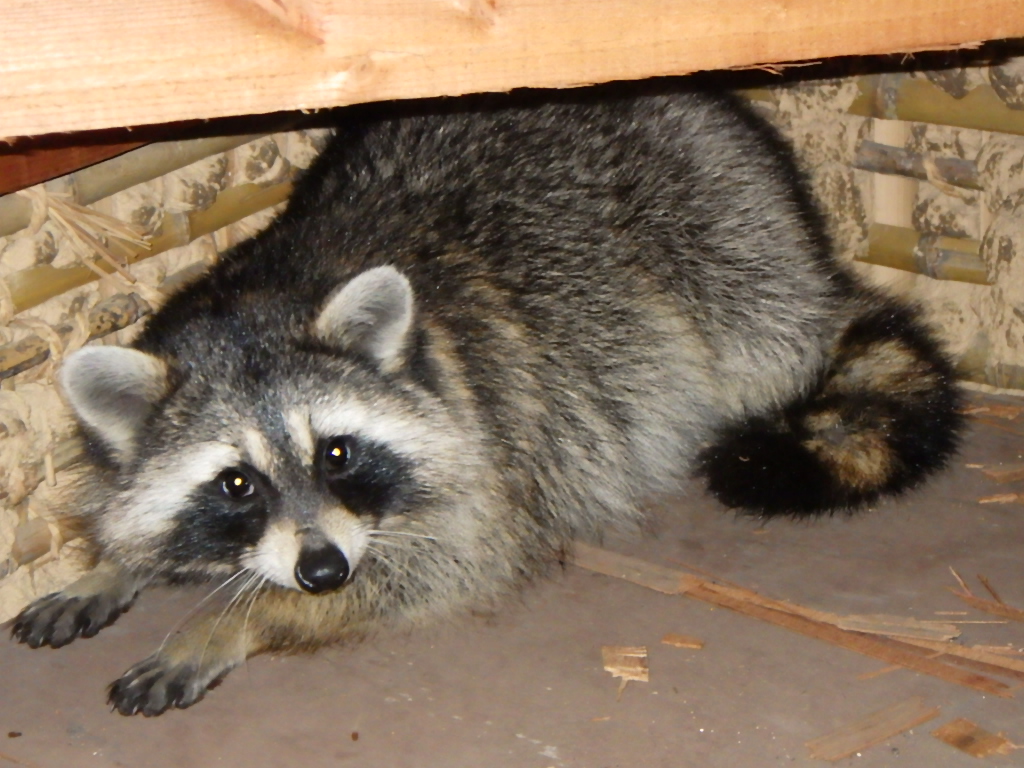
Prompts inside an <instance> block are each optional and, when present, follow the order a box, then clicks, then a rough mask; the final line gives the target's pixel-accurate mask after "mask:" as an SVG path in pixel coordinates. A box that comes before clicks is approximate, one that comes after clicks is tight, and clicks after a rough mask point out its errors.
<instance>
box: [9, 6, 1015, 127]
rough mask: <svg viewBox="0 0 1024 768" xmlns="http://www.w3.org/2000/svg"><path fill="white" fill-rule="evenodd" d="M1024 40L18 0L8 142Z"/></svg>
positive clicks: (683, 21) (669, 22)
mask: <svg viewBox="0 0 1024 768" xmlns="http://www.w3.org/2000/svg"><path fill="white" fill-rule="evenodd" d="M274 8H276V9H277V10H276V12H274V13H272V12H271V10H272V9H274ZM1015 36H1024V13H1021V12H1020V0H858V2H850V1H849V0H687V2H680V1H679V0H287V1H285V0H281V2H269V0H179V1H178V2H176V3H170V4H169V3H167V2H163V1H162V0H161V1H158V0H91V1H90V2H88V3H83V2H81V0H15V1H14V2H7V3H2V4H0V103H2V104H3V109H2V110H0V137H4V136H6V137H13V136H22V135H36V134H42V133H48V132H53V131H71V130H86V129H95V128H102V127H111V126H128V125H141V124H149V123H162V122H168V121H172V120H183V119H192V118H210V117H217V116H225V115H239V114H255V113H266V112H271V111H276V110H287V109H314V108H320V107H328V106H337V105H342V104H352V103H357V102H365V101H377V100H383V99H394V98H412V97H422V96H438V95H444V94H447V95H454V94H461V93H468V92H479V91H504V90H508V89H511V88H515V87H520V86H544V87H570V86H577V85H583V84H587V83H595V82H604V81H609V80H618V79H637V78H644V77H650V76H654V75H667V74H682V73H687V72H693V71H696V70H706V69H721V68H727V67H743V66H750V65H756V64H760V63H766V62H783V61H797V60H808V59H817V58H822V57H827V56H838V55H847V54H877V53H888V52H902V51H916V50H927V49H934V48H943V47H949V46H956V45H960V44H964V43H971V42H974V41H981V40H986V39H996V38H1003V37H1015Z"/></svg>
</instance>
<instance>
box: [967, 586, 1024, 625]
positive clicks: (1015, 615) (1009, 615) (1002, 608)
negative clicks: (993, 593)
mask: <svg viewBox="0 0 1024 768" xmlns="http://www.w3.org/2000/svg"><path fill="white" fill-rule="evenodd" d="M949 591H950V592H952V593H953V594H954V595H956V596H957V597H959V598H960V599H961V600H963V601H964V602H965V603H967V604H968V605H969V606H971V607H972V608H977V609H978V610H979V611H984V612H985V613H991V614H992V615H993V616H1002V617H1003V618H1004V619H1011V620H1012V621H1024V611H1022V610H1021V609H1020V608H1013V607H1011V606H1009V605H1006V604H1005V603H997V602H996V601H995V600H986V599H984V598H982V597H975V596H974V595H972V594H970V593H968V592H958V591H957V590H955V589H953V588H952V587H950V589H949Z"/></svg>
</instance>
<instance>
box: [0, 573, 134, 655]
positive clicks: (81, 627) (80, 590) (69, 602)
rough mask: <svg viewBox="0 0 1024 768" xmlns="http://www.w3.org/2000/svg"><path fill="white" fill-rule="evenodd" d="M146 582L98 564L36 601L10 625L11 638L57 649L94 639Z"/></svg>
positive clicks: (126, 607)
mask: <svg viewBox="0 0 1024 768" xmlns="http://www.w3.org/2000/svg"><path fill="white" fill-rule="evenodd" d="M143 586H145V580H143V579H140V578H139V577H136V576H133V575H132V574H130V573H128V572H126V571H124V570H123V569H121V568H119V567H118V566H116V565H114V564H112V563H109V562H100V563H99V564H98V565H97V566H96V567H95V568H94V569H93V570H91V571H89V573H87V574H85V575H84V576H82V577H81V578H80V579H78V581H76V582H74V583H73V584H71V585H70V586H69V587H67V588H66V589H65V590H63V591H61V592H54V593H53V594H50V595H46V596H45V597H41V598H39V599H38V600H36V601H35V602H34V603H32V604H31V605H29V606H28V607H27V608H26V609H25V610H23V611H22V612H21V613H20V614H18V616H17V617H15V619H14V622H13V623H12V625H11V636H12V637H13V638H14V639H15V640H17V641H18V642H21V643H25V644H26V645H28V646H29V647H31V648H40V647H42V646H44V645H49V646H51V647H52V648H60V647H61V646H64V645H67V644H68V643H70V642H71V641H72V640H74V639H76V638H78V637H93V636H94V635H95V634H96V633H97V632H99V631H100V630H101V629H103V628H104V627H106V626H109V625H110V624H112V623H113V622H114V621H115V620H116V619H117V618H118V617H119V616H120V615H121V614H122V613H124V612H125V611H127V610H128V609H129V608H130V607H131V605H132V603H133V602H135V598H136V597H137V596H138V594H139V590H140V589H142V587H143Z"/></svg>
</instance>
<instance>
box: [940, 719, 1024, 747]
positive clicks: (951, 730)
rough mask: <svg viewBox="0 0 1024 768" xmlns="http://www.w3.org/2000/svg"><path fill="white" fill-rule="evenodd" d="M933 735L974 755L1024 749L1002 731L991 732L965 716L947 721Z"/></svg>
mask: <svg viewBox="0 0 1024 768" xmlns="http://www.w3.org/2000/svg"><path fill="white" fill-rule="evenodd" d="M932 736H934V737H935V738H937V739H938V740H939V741H944V742H946V743H947V744H949V745H950V746H951V747H956V748H957V749H959V750H960V751H961V752H966V753H967V754H968V755H971V756H972V757H988V756H989V755H1008V754H1010V753H1011V752H1012V751H1013V750H1015V749H1024V747H1022V746H1021V745H1019V744H1014V743H1013V742H1012V741H1010V740H1009V739H1007V738H1006V737H1005V736H1003V735H1002V734H1000V733H989V732H988V731H986V730H985V729H984V728H981V727H980V726H978V725H975V724H974V723H972V722H971V721H970V720H967V719H965V718H963V717H961V718H958V719H956V720H953V721H952V722H949V723H946V724H945V725H944V726H942V727H941V728H939V729H937V730H935V731H932Z"/></svg>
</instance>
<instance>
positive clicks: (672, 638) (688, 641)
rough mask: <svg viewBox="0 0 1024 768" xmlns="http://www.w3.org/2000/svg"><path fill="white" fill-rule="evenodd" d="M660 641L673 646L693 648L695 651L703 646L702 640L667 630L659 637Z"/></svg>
mask: <svg viewBox="0 0 1024 768" xmlns="http://www.w3.org/2000/svg"><path fill="white" fill-rule="evenodd" d="M661 642H662V643H664V644H665V645H671V646H673V647H675V648H693V649H694V650H695V651H699V650H701V649H702V648H703V647H704V641H703V640H699V639H697V638H696V637H690V636H689V635H677V634H676V633H675V632H669V633H668V634H667V635H665V636H664V637H663V638H661Z"/></svg>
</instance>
